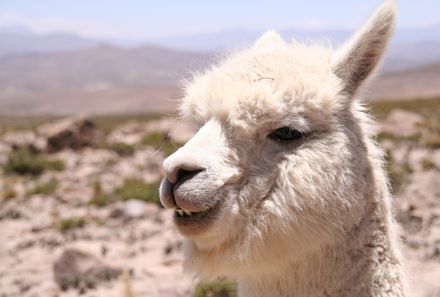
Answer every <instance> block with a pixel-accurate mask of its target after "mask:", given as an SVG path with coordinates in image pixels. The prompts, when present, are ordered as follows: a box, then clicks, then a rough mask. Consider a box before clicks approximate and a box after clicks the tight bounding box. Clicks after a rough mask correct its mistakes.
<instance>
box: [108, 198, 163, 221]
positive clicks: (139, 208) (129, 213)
mask: <svg viewBox="0 0 440 297" xmlns="http://www.w3.org/2000/svg"><path fill="white" fill-rule="evenodd" d="M158 211H159V207H158V206H157V205H156V204H154V203H147V202H144V201H141V200H137V199H132V200H128V201H126V202H124V203H123V204H120V205H117V206H116V207H115V208H114V209H113V210H112V211H111V212H110V217H111V218H123V219H139V218H142V217H154V216H155V215H156V213H157V212H158Z"/></svg>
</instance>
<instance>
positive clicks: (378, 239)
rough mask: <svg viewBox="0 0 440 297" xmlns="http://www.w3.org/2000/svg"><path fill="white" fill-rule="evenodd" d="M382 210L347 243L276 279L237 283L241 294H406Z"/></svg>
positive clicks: (296, 265) (327, 249) (297, 296)
mask: <svg viewBox="0 0 440 297" xmlns="http://www.w3.org/2000/svg"><path fill="white" fill-rule="evenodd" d="M385 212H386V215H385V216H384V214H383V210H377V209H376V210H375V211H373V212H372V213H371V214H369V215H368V217H366V218H365V219H364V220H362V222H361V224H360V225H358V226H356V228H354V229H353V230H352V231H351V232H349V233H347V237H346V238H345V239H343V240H341V241H339V242H338V243H336V244H334V245H332V246H327V247H325V248H323V249H320V251H319V253H316V254H311V255H309V256H308V257H307V258H306V259H302V260H301V261H298V262H295V263H291V265H290V266H289V268H287V269H286V270H284V271H280V273H279V275H277V276H270V277H258V278H243V279H240V280H239V291H240V294H239V296H240V297H251V296H252V297H259V296H261V297H263V296H264V297H272V296H273V297H275V296H277V297H290V296H291V297H293V296H294V297H315V296H316V297H317V296H323V297H349V296H350V297H353V296H356V297H367V296H369V297H371V296H387V297H391V296H392V297H397V296H399V297H400V296H406V293H405V291H406V290H405V285H404V282H403V275H402V272H401V267H400V262H399V255H398V253H397V251H396V249H395V248H394V246H393V238H392V237H393V235H392V232H390V230H389V229H388V228H389V227H388V224H387V222H386V220H388V219H389V218H388V217H387V216H388V215H389V211H388V210H385Z"/></svg>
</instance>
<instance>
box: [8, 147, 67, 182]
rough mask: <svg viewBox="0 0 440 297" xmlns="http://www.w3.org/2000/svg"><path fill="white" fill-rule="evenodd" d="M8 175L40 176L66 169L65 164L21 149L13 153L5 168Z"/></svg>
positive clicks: (27, 149)
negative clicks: (50, 171)
mask: <svg viewBox="0 0 440 297" xmlns="http://www.w3.org/2000/svg"><path fill="white" fill-rule="evenodd" d="M3 169H4V171H5V173H7V174H18V175H34V176H37V175H40V174H42V173H43V172H44V171H45V170H56V171H61V170H63V169H64V162H63V161H61V160H52V159H48V158H47V157H45V156H43V155H41V154H38V153H35V152H33V151H32V150H30V149H29V148H20V149H18V150H15V151H12V152H11V153H10V154H9V155H8V159H7V161H6V163H5V165H4V167H3Z"/></svg>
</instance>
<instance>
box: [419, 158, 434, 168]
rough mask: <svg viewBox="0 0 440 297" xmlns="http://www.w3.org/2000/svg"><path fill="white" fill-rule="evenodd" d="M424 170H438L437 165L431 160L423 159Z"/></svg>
mask: <svg viewBox="0 0 440 297" xmlns="http://www.w3.org/2000/svg"><path fill="white" fill-rule="evenodd" d="M421 165H422V168H423V170H431V169H436V168H437V167H436V166H435V163H434V162H433V161H431V160H429V159H423V160H422V162H421Z"/></svg>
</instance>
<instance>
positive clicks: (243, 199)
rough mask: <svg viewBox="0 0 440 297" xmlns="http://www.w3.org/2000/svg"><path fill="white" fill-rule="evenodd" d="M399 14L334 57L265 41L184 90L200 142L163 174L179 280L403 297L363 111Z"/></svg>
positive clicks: (333, 296)
mask: <svg viewBox="0 0 440 297" xmlns="http://www.w3.org/2000/svg"><path fill="white" fill-rule="evenodd" d="M395 14H396V5H395V3H394V2H393V1H391V0H386V1H385V2H384V3H383V4H382V5H381V6H380V8H378V10H377V11H376V12H375V14H374V15H373V16H372V17H371V18H370V20H369V21H368V22H367V23H366V24H365V25H364V27H363V28H362V29H361V30H360V31H359V32H357V33H356V34H355V36H354V37H353V38H352V39H351V40H350V41H349V42H347V43H345V44H344V45H342V46H341V47H340V48H338V49H336V50H334V51H333V50H332V49H329V48H326V47H323V46H318V45H302V44H299V43H297V42H293V43H292V44H288V43H286V42H285V41H283V40H282V38H281V37H280V36H279V35H277V34H276V33H274V32H268V33H266V34H264V35H263V36H262V37H261V38H260V39H259V40H258V41H257V42H256V43H255V45H254V46H252V47H251V48H250V49H247V50H245V51H243V52H239V53H236V54H232V55H230V56H229V57H228V58H227V59H225V60H224V61H222V62H220V63H219V64H218V65H216V66H213V67H212V68H210V69H209V70H207V71H205V72H204V73H202V74H199V75H195V77H194V78H193V80H192V81H191V82H189V83H188V84H187V86H186V89H185V96H184V98H183V101H182V104H181V113H182V116H183V118H186V119H188V120H190V121H193V122H195V123H198V124H199V125H200V127H201V128H200V129H199V131H198V132H197V133H196V134H195V135H194V137H193V138H192V139H190V140H189V141H188V142H187V143H186V144H185V145H184V146H183V147H181V148H180V149H179V150H178V151H177V152H175V153H174V154H173V155H171V156H169V157H168V158H167V159H166V160H165V161H164V164H163V166H164V170H165V173H166V178H165V179H164V180H163V181H162V183H161V187H160V198H161V202H162V204H163V205H164V206H165V207H166V208H170V209H174V210H175V213H174V222H175V225H176V227H177V229H178V230H179V232H180V233H181V234H183V235H184V237H185V241H184V255H185V261H184V267H185V269H186V270H187V271H189V272H191V273H193V274H195V275H196V276H198V277H200V278H202V279H207V280H210V279H216V278H218V277H229V278H232V279H236V280H237V281H238V291H239V296H248V297H250V296H252V297H258V296H261V297H271V296H274V297H275V296H276V297H283V296H285V297H287V296H295V297H307V296H309V297H310V296H315V297H317V296H323V297H324V296H325V297H353V296H357V297H366V296H387V297H391V296H393V297H396V296H408V293H407V291H408V290H407V285H406V282H405V278H404V275H403V272H402V264H401V259H400V254H399V251H398V248H397V239H396V234H395V231H394V224H395V223H394V221H393V218H392V214H391V195H390V191H389V189H388V181H387V177H386V174H385V172H384V168H383V161H382V151H381V150H380V149H379V148H378V147H377V145H376V144H375V142H374V140H373V132H372V131H373V128H374V127H373V121H372V119H371V118H370V117H369V116H368V115H367V113H366V111H365V108H364V107H363V105H362V103H361V102H360V98H359V97H360V95H359V94H360V92H361V86H363V85H364V82H365V81H367V79H368V78H369V77H370V76H371V74H372V73H373V71H374V69H375V68H376V66H377V65H378V64H379V62H380V61H381V58H382V56H383V53H384V51H385V49H386V47H387V44H388V40H389V39H390V37H391V35H392V33H393V29H394V20H395Z"/></svg>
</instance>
